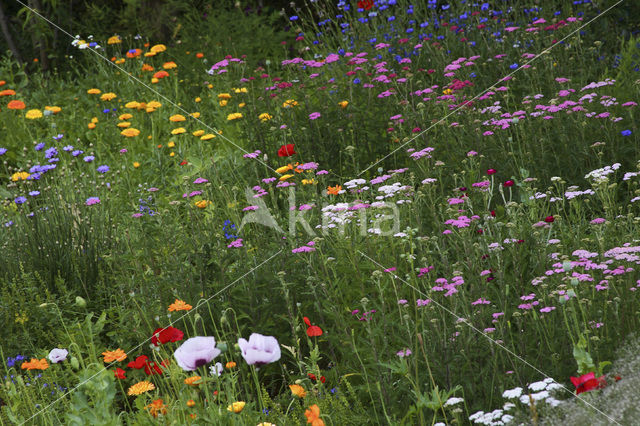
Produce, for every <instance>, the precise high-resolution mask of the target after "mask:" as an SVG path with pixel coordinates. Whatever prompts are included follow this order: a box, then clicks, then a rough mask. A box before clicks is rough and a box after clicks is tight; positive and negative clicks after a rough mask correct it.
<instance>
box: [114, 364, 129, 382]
mask: <svg viewBox="0 0 640 426" xmlns="http://www.w3.org/2000/svg"><path fill="white" fill-rule="evenodd" d="M113 374H114V376H116V379H120V380H122V379H126V376H125V375H124V374H125V371H124V370H123V369H122V368H120V367H118V368H116V369H115V370H114V371H113Z"/></svg>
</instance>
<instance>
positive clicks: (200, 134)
mask: <svg viewBox="0 0 640 426" xmlns="http://www.w3.org/2000/svg"><path fill="white" fill-rule="evenodd" d="M191 134H192V135H193V136H202V135H204V130H196V131H195V132H193V133H191Z"/></svg>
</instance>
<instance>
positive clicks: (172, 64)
mask: <svg viewBox="0 0 640 426" xmlns="http://www.w3.org/2000/svg"><path fill="white" fill-rule="evenodd" d="M162 68H164V69H165V70H172V69H174V68H178V65H176V63H175V62H173V61H169V62H165V63H164V64H162Z"/></svg>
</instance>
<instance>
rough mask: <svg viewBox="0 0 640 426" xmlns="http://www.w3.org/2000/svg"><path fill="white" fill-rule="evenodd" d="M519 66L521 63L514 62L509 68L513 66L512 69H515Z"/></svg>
mask: <svg viewBox="0 0 640 426" xmlns="http://www.w3.org/2000/svg"><path fill="white" fill-rule="evenodd" d="M518 66H519V65H518V64H517V63H515V62H514V63H513V64H511V65H509V68H511V69H512V70H515V69H516V68H518Z"/></svg>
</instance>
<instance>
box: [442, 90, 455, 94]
mask: <svg viewBox="0 0 640 426" xmlns="http://www.w3.org/2000/svg"><path fill="white" fill-rule="evenodd" d="M442 93H443V94H444V95H450V94H452V93H453V90H451V89H444V90H443V91H442Z"/></svg>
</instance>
